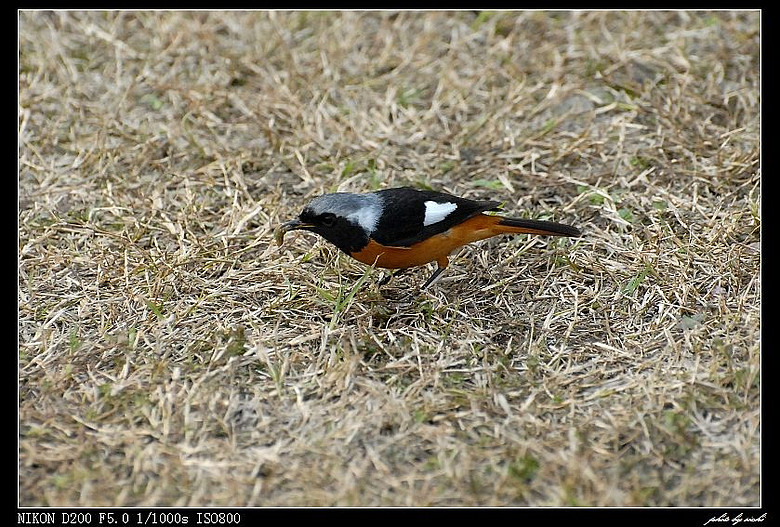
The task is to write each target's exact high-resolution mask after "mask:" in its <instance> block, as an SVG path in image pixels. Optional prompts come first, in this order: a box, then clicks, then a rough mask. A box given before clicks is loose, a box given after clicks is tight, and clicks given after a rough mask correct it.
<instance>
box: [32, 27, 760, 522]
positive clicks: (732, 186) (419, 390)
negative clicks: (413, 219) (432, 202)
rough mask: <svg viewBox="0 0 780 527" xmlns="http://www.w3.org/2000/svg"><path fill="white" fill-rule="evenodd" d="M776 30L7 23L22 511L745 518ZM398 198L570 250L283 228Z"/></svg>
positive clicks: (755, 449) (517, 242)
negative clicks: (318, 508) (12, 70)
mask: <svg viewBox="0 0 780 527" xmlns="http://www.w3.org/2000/svg"><path fill="white" fill-rule="evenodd" d="M759 28H760V13H758V12H737V13H731V12H699V13H693V12H661V11H658V12H631V13H621V12H578V13H568V12H552V13H547V12H517V13H515V12H503V13H473V12H451V13H416V12H405V13H392V12H368V13H361V12H345V13H332V12H313V13H297V12H280V13H265V12H249V13H241V12H234V13H205V12H184V13H177V12H153V13H150V12H139V13H135V12H112V13H102V12H89V13H80V12H54V13H52V12H23V13H21V14H20V21H19V30H20V40H19V46H20V63H19V95H20V107H19V141H20V149H19V156H20V157H19V229H20V233H19V293H18V295H19V406H20V425H19V433H20V437H19V441H20V449H19V456H20V459H19V464H20V483H19V484H20V504H21V505H92V506H98V505H99V506H124V505H145V506H161V505H170V506H189V505H220V506H226V505H231V506H244V505H253V506H265V505H292V506H298V505H345V506H351V505H416V506H426V505H442V506H449V505H486V506H494V505H495V506H504V505H516V506H526V505H532V506H550V505H555V506H566V505H588V506H667V505H670V506H727V505H735V506H757V505H759V504H760V495H759V483H760V479H759V466H760V456H759V438H760V405H759V397H760V383H759V379H760V340H759V334H760V317H759V311H760V275H759V261H760V247H759V242H760V218H761V211H760V201H761V186H760V166H759V154H760V150H759V141H760V134H759V119H760V113H759V103H760V95H759V93H760V92H759V80H760V79H759V49H760V48H759V37H760V34H759ZM403 184H411V185H421V186H430V187H433V188H436V189H442V190H446V191H450V192H454V193H458V194H461V195H465V196H469V197H483V198H491V199H499V200H503V201H506V208H507V210H508V211H511V212H513V213H516V214H527V215H530V216H533V217H537V218H553V219H555V220H558V221H563V222H567V223H571V224H574V225H576V226H578V227H580V228H581V229H582V230H583V231H584V233H585V235H584V236H583V237H582V238H581V239H577V240H555V239H543V238H526V237H517V238H505V239H493V240H489V241H486V242H483V243H481V244H475V245H473V246H470V247H468V248H466V249H464V250H463V251H462V253H461V254H460V256H459V257H458V258H456V259H455V260H454V262H453V265H452V266H451V268H450V270H449V272H448V273H447V274H446V275H445V277H444V279H443V280H441V281H440V282H439V283H438V285H437V286H435V287H434V288H433V289H432V290H431V291H430V292H427V293H424V294H421V295H419V296H418V297H416V298H414V299H412V300H408V299H406V297H405V295H404V293H405V292H406V291H407V290H408V288H414V287H417V286H419V285H420V284H421V283H422V281H423V280H425V278H426V277H427V276H428V274H429V273H430V271H431V269H423V270H421V271H419V272H415V273H411V274H410V275H409V276H405V277H403V278H400V279H398V280H396V281H393V282H391V284H390V285H389V286H388V287H386V288H383V289H381V290H380V289H378V288H377V286H376V281H377V279H378V278H379V276H381V273H380V272H379V271H372V270H371V269H368V270H366V267H365V266H362V265H361V264H359V263H356V262H354V261H351V260H350V259H349V258H347V257H345V256H343V255H339V254H338V253H337V251H336V250H335V249H334V248H332V247H331V246H329V245H327V244H326V243H324V242H323V241H322V240H320V239H317V238H315V237H313V236H310V235H306V234H296V235H290V236H288V237H287V241H286V245H285V246H284V247H282V248H281V249H279V248H277V247H275V246H274V245H273V242H272V236H271V232H272V230H273V228H274V227H275V226H276V225H278V224H279V222H281V221H284V220H286V219H289V218H291V217H293V216H294V215H295V214H297V212H298V211H299V209H300V208H301V207H302V205H303V204H304V203H305V202H306V201H307V199H309V198H310V197H312V196H314V195H317V194H320V193H322V192H325V191H332V190H334V189H341V190H355V191H362V190H370V189H375V188H379V187H387V186H397V185H403ZM364 277H365V280H364V281H362V282H361V280H362V279H363V278H364Z"/></svg>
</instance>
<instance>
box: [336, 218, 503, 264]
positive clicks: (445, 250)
mask: <svg viewBox="0 0 780 527" xmlns="http://www.w3.org/2000/svg"><path fill="white" fill-rule="evenodd" d="M500 220H501V218H500V217H498V216H488V215H485V214H478V215H476V216H473V217H471V218H469V219H467V220H466V221H464V222H463V223H461V224H458V225H456V226H455V227H453V228H451V229H449V230H447V231H445V232H443V233H441V234H437V235H435V236H431V237H430V238H428V239H427V240H423V241H421V242H418V243H415V244H413V245H410V246H409V247H387V246H384V245H380V244H378V243H377V242H375V241H374V240H370V241H369V242H368V245H366V246H365V247H364V248H363V249H361V250H360V251H358V252H355V253H352V254H351V256H352V257H353V258H354V259H356V260H357V261H359V262H363V263H364V264H368V265H374V264H376V266H377V267H384V268H386V269H405V268H407V267H417V266H420V265H425V264H427V263H430V262H437V263H438V264H439V266H440V267H446V266H447V256H449V255H450V253H452V251H454V250H455V249H457V248H458V247H461V246H463V245H466V244H467V243H471V242H475V241H479V240H484V239H485V238H490V237H491V236H495V235H497V234H502V233H503V232H505V230H504V229H501V228H500V227H499V226H498V225H497V224H498V222H499V221H500Z"/></svg>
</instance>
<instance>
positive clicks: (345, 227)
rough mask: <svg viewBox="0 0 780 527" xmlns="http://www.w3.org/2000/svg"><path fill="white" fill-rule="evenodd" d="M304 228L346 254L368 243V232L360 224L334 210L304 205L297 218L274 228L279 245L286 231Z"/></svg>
mask: <svg viewBox="0 0 780 527" xmlns="http://www.w3.org/2000/svg"><path fill="white" fill-rule="evenodd" d="M294 230H306V231H310V232H313V233H315V234H319V235H320V236H322V237H323V238H325V239H326V240H328V241H329V242H330V243H332V244H333V245H335V246H336V247H338V248H339V249H341V250H342V251H344V252H345V253H347V254H350V253H352V252H355V251H359V250H360V249H362V248H363V247H365V246H366V244H368V234H367V233H366V232H365V230H364V229H363V228H362V227H361V226H360V225H356V224H355V223H353V222H352V221H350V220H348V219H347V218H345V217H344V216H341V215H339V214H337V213H335V212H331V211H328V210H325V211H315V210H313V209H312V208H311V207H306V208H305V209H303V212H301V213H300V215H299V216H298V218H296V219H294V220H292V221H288V222H287V223H285V224H283V225H281V226H280V227H279V228H278V229H277V230H276V241H277V243H278V244H279V245H281V243H282V240H283V239H284V234H285V233H287V232H288V231H294Z"/></svg>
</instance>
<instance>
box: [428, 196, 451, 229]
mask: <svg viewBox="0 0 780 527" xmlns="http://www.w3.org/2000/svg"><path fill="white" fill-rule="evenodd" d="M457 208H458V206H457V205H455V204H454V203H449V202H447V203H436V202H435V201H426V202H425V219H424V220H423V225H425V226H426V227H427V226H428V225H432V224H434V223H439V222H440V221H441V220H443V219H444V218H446V217H447V216H449V215H450V213H451V212H452V211H453V210H455V209H457Z"/></svg>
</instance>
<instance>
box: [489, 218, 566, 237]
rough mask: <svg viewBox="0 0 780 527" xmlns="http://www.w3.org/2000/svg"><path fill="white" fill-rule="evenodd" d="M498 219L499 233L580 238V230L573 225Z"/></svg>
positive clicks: (497, 227)
mask: <svg viewBox="0 0 780 527" xmlns="http://www.w3.org/2000/svg"><path fill="white" fill-rule="evenodd" d="M494 217H495V218H498V222H496V224H495V227H494V228H495V229H496V230H498V231H499V232H506V233H508V234H521V233H528V234H543V235H547V236H574V237H576V236H579V235H580V230H579V229H577V228H576V227H572V226H571V225H564V224H563V223H555V222H554V221H544V220H526V219H521V218H503V217H501V216H494Z"/></svg>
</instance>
